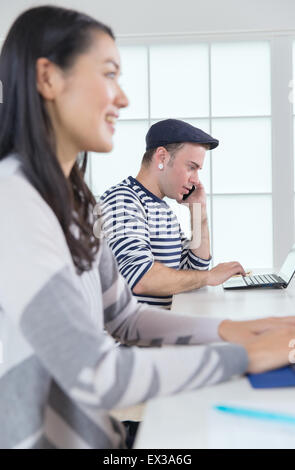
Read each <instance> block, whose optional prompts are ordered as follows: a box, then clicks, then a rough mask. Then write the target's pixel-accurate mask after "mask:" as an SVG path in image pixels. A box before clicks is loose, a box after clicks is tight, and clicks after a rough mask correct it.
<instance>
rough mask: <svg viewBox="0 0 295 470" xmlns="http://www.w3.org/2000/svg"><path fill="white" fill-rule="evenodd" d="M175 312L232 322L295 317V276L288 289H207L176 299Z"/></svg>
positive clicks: (220, 287)
mask: <svg viewBox="0 0 295 470" xmlns="http://www.w3.org/2000/svg"><path fill="white" fill-rule="evenodd" d="M171 312H173V313H176V314H179V313H183V314H189V315H198V316H212V317H226V318H230V319H231V320H246V319H247V318H249V319H252V318H260V317H261V318H262V317H267V316H284V315H294V314H295V277H294V278H293V279H292V281H291V282H290V284H289V286H288V287H287V289H269V288H255V289H236V290H224V289H223V287H222V286H217V287H203V288H202V289H199V290H194V291H191V292H186V293H183V294H178V295H175V296H174V297H173V303H172V308H171Z"/></svg>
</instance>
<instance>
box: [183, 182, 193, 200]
mask: <svg viewBox="0 0 295 470" xmlns="http://www.w3.org/2000/svg"><path fill="white" fill-rule="evenodd" d="M195 189H196V187H195V186H193V187H192V189H190V192H189V193H187V194H184V196H183V198H182V200H183V201H185V200H186V199H187V198H188V197H189V196H190V195H191V194H192V192H194V190H195Z"/></svg>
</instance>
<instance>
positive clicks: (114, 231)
mask: <svg viewBox="0 0 295 470" xmlns="http://www.w3.org/2000/svg"><path fill="white" fill-rule="evenodd" d="M101 212H102V228H103V232H104V235H105V237H106V239H107V241H108V244H109V246H110V247H111V249H112V251H113V253H114V255H115V257H116V259H117V262H118V266H119V270H120V272H121V274H122V275H123V276H124V277H125V278H126V280H127V282H128V284H129V286H130V288H131V289H133V287H134V286H135V285H136V284H137V283H138V281H139V280H140V279H141V278H142V276H144V274H145V273H146V272H147V271H148V270H149V269H150V268H151V267H152V266H153V263H154V262H155V261H157V262H160V263H163V264H165V266H168V267H169V268H174V269H197V270H204V269H208V267H209V263H210V259H209V260H204V259H201V258H199V257H197V256H195V255H194V253H193V252H192V251H191V250H190V249H189V243H190V242H189V240H188V239H187V238H186V237H185V235H184V233H183V232H182V230H181V227H180V225H179V222H178V220H177V217H176V215H175V214H174V212H173V211H172V209H171V208H170V207H169V205H168V204H167V203H166V202H165V201H163V200H162V199H159V198H158V197H157V196H155V195H154V194H152V193H151V192H150V191H148V190H147V189H146V188H145V187H144V186H143V185H142V184H141V183H139V182H138V181H137V180H136V179H135V178H133V177H132V176H129V177H128V178H126V179H125V180H124V181H122V182H121V183H119V184H117V185H116V186H113V187H112V188H110V189H108V190H107V191H106V192H105V193H104V194H103V195H102V197H101ZM134 295H136V294H134ZM136 297H137V300H138V301H139V302H146V303H148V304H150V305H156V306H160V307H164V308H170V306H171V301H172V296H171V295H169V296H163V297H155V296H151V295H136Z"/></svg>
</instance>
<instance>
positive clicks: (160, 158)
mask: <svg viewBox="0 0 295 470" xmlns="http://www.w3.org/2000/svg"><path fill="white" fill-rule="evenodd" d="M169 158H170V155H169V153H168V152H167V150H166V149H165V147H158V148H157V150H156V152H155V161H156V164H157V166H158V165H159V164H160V163H161V164H162V165H164V166H165V164H167V163H168V161H169Z"/></svg>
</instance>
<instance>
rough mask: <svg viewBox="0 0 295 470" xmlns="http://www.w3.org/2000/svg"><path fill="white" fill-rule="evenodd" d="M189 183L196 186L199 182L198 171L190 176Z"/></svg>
mask: <svg viewBox="0 0 295 470" xmlns="http://www.w3.org/2000/svg"><path fill="white" fill-rule="evenodd" d="M190 183H192V184H193V185H194V186H198V184H199V183H200V180H199V175H198V173H196V174H194V175H191V177H190Z"/></svg>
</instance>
